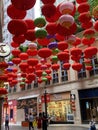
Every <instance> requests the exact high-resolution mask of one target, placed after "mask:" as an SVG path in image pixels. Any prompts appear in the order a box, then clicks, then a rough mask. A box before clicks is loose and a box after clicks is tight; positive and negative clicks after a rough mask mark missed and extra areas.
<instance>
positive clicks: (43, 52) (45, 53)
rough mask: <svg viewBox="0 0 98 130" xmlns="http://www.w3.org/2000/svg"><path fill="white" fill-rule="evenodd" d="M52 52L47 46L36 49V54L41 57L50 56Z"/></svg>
mask: <svg viewBox="0 0 98 130" xmlns="http://www.w3.org/2000/svg"><path fill="white" fill-rule="evenodd" d="M51 54H52V51H51V50H50V49H48V48H42V49H39V51H38V55H39V56H40V57H42V58H48V57H49V56H51Z"/></svg>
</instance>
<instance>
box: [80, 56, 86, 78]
mask: <svg viewBox="0 0 98 130" xmlns="http://www.w3.org/2000/svg"><path fill="white" fill-rule="evenodd" d="M80 63H81V64H82V65H83V68H82V69H81V71H79V72H78V79H81V78H86V70H85V64H84V58H83V57H81V59H80Z"/></svg>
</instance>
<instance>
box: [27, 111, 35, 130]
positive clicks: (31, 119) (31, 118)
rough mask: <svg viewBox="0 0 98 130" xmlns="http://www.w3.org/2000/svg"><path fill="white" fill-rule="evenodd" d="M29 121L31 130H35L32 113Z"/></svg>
mask: <svg viewBox="0 0 98 130" xmlns="http://www.w3.org/2000/svg"><path fill="white" fill-rule="evenodd" d="M28 121H29V130H31V128H32V129H33V130H34V126H33V121H34V116H33V115H32V113H30V114H29V117H28Z"/></svg>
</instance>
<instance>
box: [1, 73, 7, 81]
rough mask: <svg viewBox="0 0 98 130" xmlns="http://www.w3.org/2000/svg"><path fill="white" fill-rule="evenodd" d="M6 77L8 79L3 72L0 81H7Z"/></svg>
mask: <svg viewBox="0 0 98 130" xmlns="http://www.w3.org/2000/svg"><path fill="white" fill-rule="evenodd" d="M7 79H8V76H7V75H6V74H3V75H0V82H2V81H3V82H4V81H5V82H6V81H7Z"/></svg>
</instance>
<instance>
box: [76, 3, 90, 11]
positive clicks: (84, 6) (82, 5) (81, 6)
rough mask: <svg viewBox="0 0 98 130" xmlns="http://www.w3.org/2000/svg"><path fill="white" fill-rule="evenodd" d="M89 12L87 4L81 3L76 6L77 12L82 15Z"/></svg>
mask: <svg viewBox="0 0 98 130" xmlns="http://www.w3.org/2000/svg"><path fill="white" fill-rule="evenodd" d="M89 10H90V5H89V4H88V3H87V2H83V3H81V4H80V5H79V6H78V12H79V13H84V12H88V11H89Z"/></svg>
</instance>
